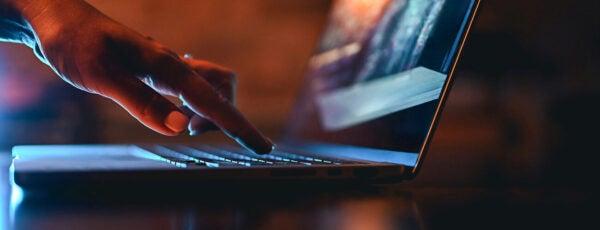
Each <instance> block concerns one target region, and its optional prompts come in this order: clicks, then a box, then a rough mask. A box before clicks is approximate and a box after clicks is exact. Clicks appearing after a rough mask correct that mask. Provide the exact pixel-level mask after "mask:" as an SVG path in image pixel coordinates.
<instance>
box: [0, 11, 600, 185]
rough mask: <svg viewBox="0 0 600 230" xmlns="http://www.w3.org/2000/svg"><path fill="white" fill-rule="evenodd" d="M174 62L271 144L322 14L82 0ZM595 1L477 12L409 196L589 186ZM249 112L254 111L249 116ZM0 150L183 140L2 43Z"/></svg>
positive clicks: (592, 177)
mask: <svg viewBox="0 0 600 230" xmlns="http://www.w3.org/2000/svg"><path fill="white" fill-rule="evenodd" d="M88 2H90V3H91V4H92V5H94V6H96V7H98V8H99V9H100V10H101V11H103V12H105V13H106V14H107V15H109V16H110V17H113V18H115V19H116V20H118V21H120V22H122V23H124V24H125V25H127V26H130V27H132V28H134V29H136V30H138V31H140V32H142V33H144V34H148V35H150V36H152V37H154V38H155V39H157V40H158V41H161V42H162V43H164V44H165V45H167V46H169V47H171V48H173V49H174V50H175V51H176V52H178V53H190V54H192V55H194V57H196V58H201V59H207V60H212V61H214V62H217V63H221V64H223V65H225V66H229V67H231V68H232V69H233V70H234V71H236V73H237V74H238V78H239V94H238V97H239V99H238V105H239V108H240V109H241V110H242V112H244V113H245V114H247V115H248V117H249V118H250V120H251V121H252V122H254V123H255V124H256V125H257V126H258V127H259V128H260V129H262V130H264V131H265V132H266V133H267V134H268V135H269V136H271V137H273V138H274V139H276V137H277V135H279V133H280V132H281V130H282V127H283V125H284V123H285V118H286V116H287V111H289V109H290V107H291V105H292V102H293V97H294V95H295V92H296V90H297V89H298V87H299V85H300V83H301V80H302V74H303V70H304V67H305V64H306V61H307V59H308V57H309V55H310V54H311V53H312V51H313V47H314V45H315V43H316V41H317V39H318V36H319V34H320V32H321V30H322V23H323V21H324V20H325V16H326V13H327V10H328V7H329V5H330V1H325V0H310V1H307V0H287V1H277V0H244V1H220V0H203V1H181V3H177V4H173V2H172V1H167V0H132V1H117V0H109V1H106V0H105V1H99V0H93V1H88ZM598 5H599V3H598V1H558V0H551V1H542V0H530V1H500V0H490V1H484V2H483V4H482V7H481V9H480V12H479V16H478V20H477V21H476V24H475V26H474V28H473V30H472V33H471V36H470V38H469V40H468V41H467V44H466V49H465V50H464V52H463V56H462V57H463V58H462V61H461V62H460V64H459V66H458V71H457V74H456V81H455V84H454V88H453V91H452V93H451V94H450V98H449V101H448V103H447V109H446V110H445V111H444V113H443V115H442V119H441V121H440V124H439V129H438V131H437V132H436V136H435V138H434V140H433V145H432V146H431V148H430V153H429V155H428V156H427V159H426V161H425V167H424V168H423V171H422V172H421V174H420V175H419V176H418V177H417V178H416V179H415V180H414V181H411V182H408V183H405V184H404V185H405V186H465V187H469V186H490V187H495V186H522V187H528V186H566V187H571V186H577V187H585V186H591V185H593V184H594V183H595V181H596V175H597V173H595V170H594V168H595V165H596V163H595V162H594V161H593V160H592V159H594V158H595V156H594V154H596V153H598V152H599V151H598V150H596V142H597V141H596V137H597V134H596V133H597V130H599V128H600V127H599V122H598V121H597V119H598V117H600V116H599V115H600V113H599V112H597V109H595V108H594V107H595V106H597V104H598V102H597V100H598V99H599V98H600V97H599V96H600V95H599V93H600V90H599V86H600V85H599V84H598V81H599V80H598V79H597V76H598V75H599V73H600V72H599V68H600V67H599V65H598V61H599V55H598V53H599V45H598V43H599V41H600V34H599V29H598V28H600V25H599V18H598V16H597V15H598V12H597V11H598V10H599V9H600V8H599V7H598ZM257 108H260V110H259V109H257ZM0 119H1V121H0V147H1V148H2V150H1V151H5V152H6V153H7V154H8V151H9V150H10V147H11V146H12V145H15V144H40V143H126V142H145V141H163V142H186V141H210V140H214V139H222V138H223V135H221V134H219V133H212V134H209V135H205V136H202V137H193V138H192V137H187V136H186V135H182V136H179V137H176V138H168V137H163V136H160V135H159V134H155V133H153V132H152V131H150V130H148V129H147V128H145V127H143V126H142V125H140V124H138V123H137V122H136V121H135V120H134V119H133V118H131V117H130V116H129V115H128V114H127V113H126V112H124V111H123V110H121V109H120V108H119V107H117V106H116V105H114V104H113V103H111V102H109V101H107V100H105V99H102V98H100V97H97V96H92V95H88V94H85V93H82V92H80V91H78V90H76V89H73V88H72V87H70V86H68V85H67V84H65V83H64V82H62V81H61V80H60V79H59V78H58V77H56V76H54V74H53V72H51V71H50V70H49V69H48V68H47V67H46V66H43V65H42V64H40V63H39V62H38V61H37V60H36V59H35V57H34V56H33V53H32V52H31V50H29V49H28V48H26V47H23V46H18V45H11V44H1V45H0Z"/></svg>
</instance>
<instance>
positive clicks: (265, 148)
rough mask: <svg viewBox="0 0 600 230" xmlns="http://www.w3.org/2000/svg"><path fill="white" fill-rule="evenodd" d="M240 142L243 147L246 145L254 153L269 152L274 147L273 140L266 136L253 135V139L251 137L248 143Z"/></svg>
mask: <svg viewBox="0 0 600 230" xmlns="http://www.w3.org/2000/svg"><path fill="white" fill-rule="evenodd" d="M238 142H240V143H241V144H242V145H243V146H244V147H246V148H247V149H248V150H250V151H251V152H253V153H255V154H260V155H263V154H267V153H270V152H271V151H273V149H275V145H273V142H272V141H271V140H270V139H269V138H266V137H259V136H257V137H255V139H253V140H252V141H250V142H249V143H242V142H241V141H238ZM250 143H253V144H250Z"/></svg>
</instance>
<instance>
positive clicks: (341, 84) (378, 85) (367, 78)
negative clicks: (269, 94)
mask: <svg viewBox="0 0 600 230" xmlns="http://www.w3.org/2000/svg"><path fill="white" fill-rule="evenodd" d="M471 5H472V1H468V0H380V1H367V0H338V1H336V2H335V3H334V5H333V8H332V12H331V14H330V18H329V21H328V24H327V26H326V28H325V31H324V33H323V36H322V39H321V40H320V42H319V44H318V46H317V48H316V50H315V53H314V55H313V56H312V57H311V59H310V61H309V64H308V73H307V76H306V83H305V85H304V89H303V90H302V95H301V99H300V100H299V101H298V102H297V104H296V105H295V112H294V114H295V117H294V118H293V119H292V120H291V124H290V126H291V128H290V129H289V130H288V132H289V133H288V135H292V136H295V137H300V138H302V139H309V140H314V141H324V142H334V143H339V144H348V145H358V146H364V147H371V148H378V149H387V150H395V151H404V152H418V151H419V149H420V148H421V146H422V144H423V143H424V140H425V138H426V135H427V132H428V130H429V127H430V126H431V123H432V120H433V117H434V114H435V110H436V108H437V105H438V103H439V97H440V95H441V92H442V89H443V88H444V86H445V83H446V80H447V76H448V72H449V69H450V68H451V65H452V63H453V61H454V59H455V56H456V52H457V49H458V45H459V44H458V43H459V41H460V38H461V34H462V33H463V32H462V31H463V30H464V28H463V27H464V26H465V23H464V22H465V19H466V17H467V13H468V11H469V7H470V6H471Z"/></svg>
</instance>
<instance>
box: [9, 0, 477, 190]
mask: <svg viewBox="0 0 600 230" xmlns="http://www.w3.org/2000/svg"><path fill="white" fill-rule="evenodd" d="M478 4H479V1H478V0H382V1H362V0H337V1H335V3H334V5H333V8H332V10H331V14H330V17H329V20H328V23H327V25H326V30H325V31H324V34H323V37H322V39H321V41H320V43H319V44H318V47H317V48H316V52H315V54H314V55H313V57H312V58H311V59H310V61H309V63H308V70H307V73H306V77H305V83H304V85H303V87H302V90H301V91H300V94H299V96H298V98H297V101H296V104H295V106H294V109H293V111H292V113H291V116H290V118H289V122H288V125H287V126H286V131H285V132H284V135H283V137H282V138H281V140H280V142H279V144H278V145H277V146H278V147H277V149H276V150H275V151H274V152H273V153H271V154H268V155H254V154H251V153H250V152H248V151H246V150H244V149H242V148H240V147H238V146H225V145H206V144H189V145H181V144H166V145H160V144H147V145H53V146H33V145H26V146H16V147H14V148H13V157H14V161H13V169H14V172H13V173H14V174H13V176H14V178H13V179H14V183H16V184H17V185H19V186H20V187H22V188H24V189H36V188H40V189H51V188H59V187H62V186H68V185H73V184H76V185H83V186H85V185H98V184H111V183H122V184H133V185H135V184H138V183H144V182H148V183H157V184H158V183H160V182H170V183H182V182H206V181H215V180H250V181H252V180H290V179H298V180H300V179H306V180H356V179H360V180H365V181H372V182H395V181H401V180H403V179H410V178H413V177H414V176H415V175H416V173H417V171H418V169H419V168H420V166H421V162H422V161H423V156H424V154H425V152H426V149H427V148H426V147H427V145H428V143H429V141H430V139H431V136H432V133H433V130H434V127H435V121H436V120H437V117H438V115H439V113H440V110H441V108H442V105H443V101H444V99H445V98H446V94H447V93H448V89H449V85H450V82H451V79H452V78H451V76H452V73H453V71H454V67H455V66H456V62H457V58H458V56H459V55H460V50H461V48H462V45H463V43H464V40H465V38H466V35H467V33H468V30H469V27H470V25H471V23H472V21H473V18H474V14H475V11H476V9H477V7H478Z"/></svg>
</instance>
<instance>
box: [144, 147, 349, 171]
mask: <svg viewBox="0 0 600 230" xmlns="http://www.w3.org/2000/svg"><path fill="white" fill-rule="evenodd" d="M137 147H139V148H140V149H142V150H145V152H146V153H151V154H154V155H155V156H156V157H158V158H159V159H160V160H163V161H166V162H168V163H171V164H173V165H176V166H178V167H195V166H196V167H197V166H204V167H212V168H215V167H227V166H229V167H240V166H242V167H243V166H246V167H250V166H277V165H305V166H311V165H339V164H361V162H357V161H348V160H341V159H330V158H323V157H316V156H312V155H307V154H299V153H290V152H284V151H279V150H274V151H272V152H271V153H270V154H265V155H257V154H254V153H251V152H249V151H247V150H245V149H242V148H239V147H235V146H209V145H176V144H173V145H138V146H137Z"/></svg>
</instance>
